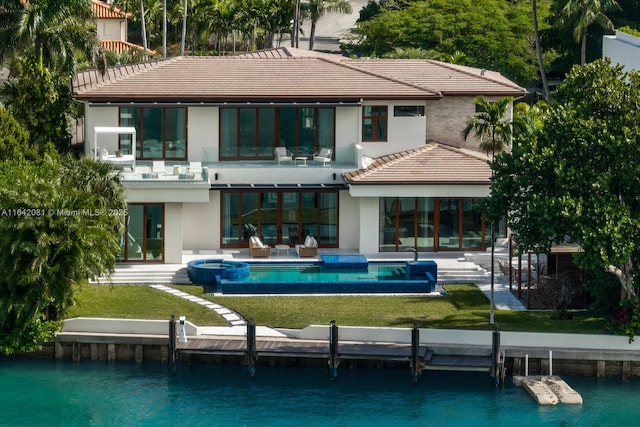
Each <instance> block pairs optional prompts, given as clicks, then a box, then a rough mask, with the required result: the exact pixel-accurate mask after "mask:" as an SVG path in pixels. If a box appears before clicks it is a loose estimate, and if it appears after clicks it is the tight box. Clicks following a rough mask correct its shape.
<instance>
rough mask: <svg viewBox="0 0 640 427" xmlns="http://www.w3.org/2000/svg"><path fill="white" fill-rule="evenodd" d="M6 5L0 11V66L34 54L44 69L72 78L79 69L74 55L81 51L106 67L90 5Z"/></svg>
mask: <svg viewBox="0 0 640 427" xmlns="http://www.w3.org/2000/svg"><path fill="white" fill-rule="evenodd" d="M12 3H13V4H12ZM4 4H7V6H6V7H5V6H4ZM4 4H3V6H2V8H0V23H3V25H2V29H1V30H0V62H4V61H6V60H7V59H11V58H15V57H18V56H21V55H22V54H24V53H28V52H32V54H33V56H34V57H35V58H36V59H37V62H38V63H39V64H40V66H44V67H49V68H56V69H59V70H61V71H63V72H65V73H69V74H72V73H74V72H75V69H76V65H77V59H76V56H75V55H74V53H75V52H76V51H80V52H82V53H83V54H84V55H85V56H86V57H87V59H88V60H89V62H90V63H92V64H95V65H98V67H99V68H103V67H104V55H103V54H102V51H101V49H100V43H99V40H98V37H97V34H96V28H95V24H94V21H93V15H92V13H91V3H90V2H88V1H86V0H29V1H20V2H17V1H16V2H4ZM5 23H6V26H5V25H4V24H5Z"/></svg>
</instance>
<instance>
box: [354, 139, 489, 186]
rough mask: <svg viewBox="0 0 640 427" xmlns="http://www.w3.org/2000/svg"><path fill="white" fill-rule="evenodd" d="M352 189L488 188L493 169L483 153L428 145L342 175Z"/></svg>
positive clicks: (382, 159) (380, 159)
mask: <svg viewBox="0 0 640 427" xmlns="http://www.w3.org/2000/svg"><path fill="white" fill-rule="evenodd" d="M343 177H344V180H345V181H346V182H347V184H351V185H371V184H375V185H381V184H402V185H408V184H409V185H410V184H479V185H489V184H490V182H491V168H490V167H489V157H488V156H486V155H485V154H484V153H481V152H477V151H473V150H467V149H461V148H456V147H452V146H449V145H445V144H441V143H436V142H429V143H427V144H426V145H425V146H423V147H420V148H415V149H411V150H407V151H403V152H401V153H395V154H390V155H386V156H382V157H379V158H377V159H374V160H373V162H372V163H371V164H370V165H369V166H368V167H366V168H364V169H358V170H356V171H352V172H346V173H344V174H343Z"/></svg>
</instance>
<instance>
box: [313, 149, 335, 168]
mask: <svg viewBox="0 0 640 427" xmlns="http://www.w3.org/2000/svg"><path fill="white" fill-rule="evenodd" d="M332 152H333V150H331V148H322V149H320V151H318V153H317V154H314V155H313V161H314V162H320V163H322V166H326V165H328V164H329V163H331V153H332Z"/></svg>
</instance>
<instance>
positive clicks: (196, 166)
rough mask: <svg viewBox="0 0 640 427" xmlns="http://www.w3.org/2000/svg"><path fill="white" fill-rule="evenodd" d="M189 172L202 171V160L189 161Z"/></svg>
mask: <svg viewBox="0 0 640 427" xmlns="http://www.w3.org/2000/svg"><path fill="white" fill-rule="evenodd" d="M189 173H202V162H189Z"/></svg>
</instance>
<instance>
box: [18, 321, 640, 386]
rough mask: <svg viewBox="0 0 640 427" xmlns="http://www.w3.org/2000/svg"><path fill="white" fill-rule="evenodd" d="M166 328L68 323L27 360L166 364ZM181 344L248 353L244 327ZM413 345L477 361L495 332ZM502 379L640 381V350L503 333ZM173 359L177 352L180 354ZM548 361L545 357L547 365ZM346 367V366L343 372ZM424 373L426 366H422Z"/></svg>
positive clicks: (443, 334) (312, 333)
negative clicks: (236, 347)
mask: <svg viewBox="0 0 640 427" xmlns="http://www.w3.org/2000/svg"><path fill="white" fill-rule="evenodd" d="M169 323H170V321H168V320H167V321H164V320H160V321H158V320H127V319H96V318H75V319H69V320H66V321H65V323H64V326H63V328H62V330H61V331H60V332H59V334H58V335H57V337H56V338H55V340H54V341H52V342H50V343H47V344H46V345H45V346H44V348H43V350H42V351H40V352H37V353H29V354H26V355H27V356H30V357H49V358H59V359H72V360H75V361H81V360H83V359H88V360H105V361H120V360H122V361H134V362H136V363H142V362H144V361H154V362H162V363H169V361H170V360H171V358H170V356H171V354H170V346H169V344H170V342H169V341H170V340H169ZM184 328H185V335H186V338H187V340H205V339H206V340H212V339H213V340H219V341H223V340H228V341H236V342H240V344H242V345H241V349H242V351H235V352H229V353H228V354H227V353H224V352H222V353H218V354H207V353H206V352H202V353H200V354H178V355H177V356H178V361H182V362H190V361H199V362H200V361H202V362H207V363H241V362H242V360H243V357H242V353H243V351H244V349H245V348H246V347H244V342H246V338H245V337H246V329H245V328H243V327H198V326H196V325H194V324H192V323H190V322H188V321H186V322H185V325H184ZM329 329H330V328H329V326H328V325H326V326H325V325H312V326H308V327H306V328H304V329H301V330H290V329H270V328H266V327H260V326H258V327H257V328H256V336H257V340H258V342H260V341H263V342H264V341H270V340H271V341H274V340H278V341H288V342H291V343H299V342H316V343H320V344H323V343H326V346H327V352H328V351H329ZM419 334H420V336H419V342H420V345H421V346H424V347H426V348H428V349H429V351H430V352H433V354H438V355H448V356H483V357H486V356H488V355H490V354H491V348H492V336H493V331H470V330H446V329H420V330H419ZM339 340H340V343H352V344H353V343H356V344H362V345H365V344H372V343H388V344H394V345H401V346H402V345H406V346H411V329H410V328H371V327H352V326H339ZM500 343H501V346H500V348H501V350H503V351H504V355H505V365H506V368H507V373H508V374H513V375H523V374H524V373H525V361H526V362H528V373H529V375H536V374H549V373H551V372H550V368H552V373H553V374H555V375H579V376H597V377H607V376H621V377H623V378H631V377H637V376H640V343H638V342H632V343H629V341H628V338H627V337H626V336H615V335H591V334H589V335H587V334H584V335H583V334H555V333H533V332H501V333H500ZM178 353H179V352H178ZM550 356H551V357H550ZM326 363H327V357H326V355H324V354H322V355H318V354H299V355H297V356H296V355H293V356H292V355H288V356H286V357H285V356H279V355H277V354H268V355H267V354H266V353H265V355H264V356H260V357H259V358H258V360H257V361H256V365H261V364H270V365H274V364H275V365H278V366H287V365H292V366H304V365H308V366H325V367H326ZM345 364H346V365H347V366H348V367H351V368H353V367H358V366H367V367H372V366H374V367H383V368H384V367H404V368H406V367H408V365H407V364H406V363H403V362H398V360H389V361H385V360H380V359H375V358H371V357H368V358H367V357H363V359H362V360H357V358H354V359H351V360H349V361H348V363H345ZM343 365H344V364H343ZM425 369H429V366H428V365H427V366H425Z"/></svg>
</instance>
